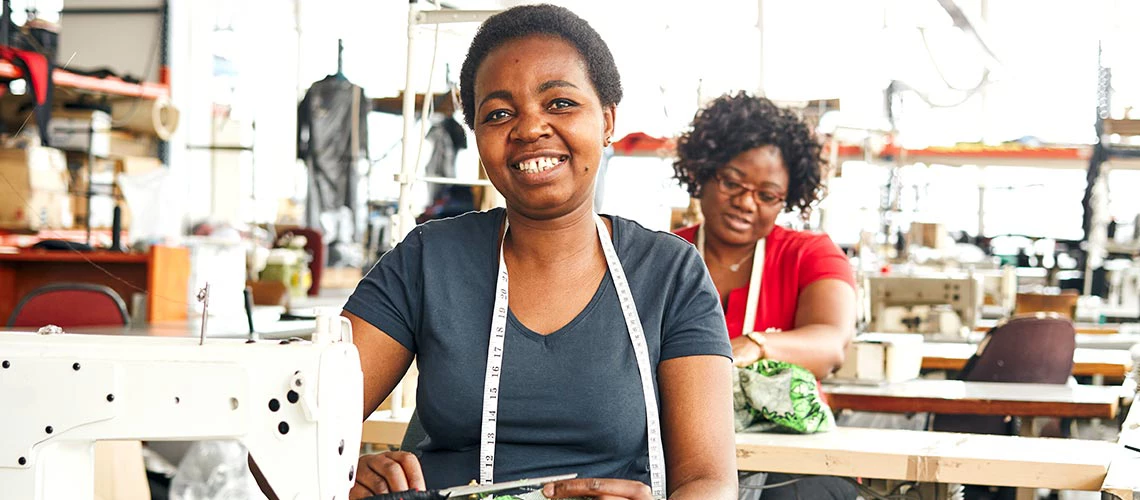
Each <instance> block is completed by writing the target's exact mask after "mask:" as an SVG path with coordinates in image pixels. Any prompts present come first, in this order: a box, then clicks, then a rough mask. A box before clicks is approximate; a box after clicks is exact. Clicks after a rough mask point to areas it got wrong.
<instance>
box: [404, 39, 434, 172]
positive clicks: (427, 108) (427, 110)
mask: <svg viewBox="0 0 1140 500" xmlns="http://www.w3.org/2000/svg"><path fill="white" fill-rule="evenodd" d="M438 54H439V24H436V25H435V39H434V40H433V41H432V48H431V67H430V68H428V81H427V88H426V89H424V104H423V108H422V111H420V138H419V139H420V142H419V145H418V146H417V147H416V165H415V167H416V172H419V169H420V160H421V158H422V156H423V153H424V142H426V141H427V125H428V123H429V122H431V112H432V107H433V105H434V104H435V103H434V102H433V101H434V100H435V99H434V98H433V97H432V94H431V81H432V79H433V78H435V59H436V55H438ZM404 92H415V91H414V90H412V89H404ZM412 95H413V96H414V95H415V94H414V93H413V94H412ZM405 140H407V138H405Z"/></svg>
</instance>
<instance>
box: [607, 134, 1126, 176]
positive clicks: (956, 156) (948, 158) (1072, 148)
mask: <svg viewBox="0 0 1140 500" xmlns="http://www.w3.org/2000/svg"><path fill="white" fill-rule="evenodd" d="M674 147H675V144H674V143H673V140H672V139H668V138H658V137H651V136H648V135H645V134H641V133H634V134H630V135H627V136H626V137H624V138H622V139H621V140H620V141H618V142H616V143H614V153H615V155H617V156H634V157H659V158H668V157H672V156H673V154H674V149H673V148H674ZM838 148H839V151H838V158H839V160H840V161H851V160H863V159H865V158H867V155H865V152H864V149H863V147H862V146H860V145H857V144H841V145H839V146H838ZM1094 150H1095V146H1092V145H1083V144H1082V145H1068V146H1042V147H1028V146H1024V147H1021V146H1018V147H1015V146H981V145H977V146H975V145H968V146H956V147H929V148H922V149H906V148H902V147H898V146H894V145H890V146H887V147H885V148H883V149H882V150H881V151H877V152H871V154H870V158H871V159H872V160H873V161H882V162H894V161H896V159H897V160H898V161H899V162H901V163H904V164H905V163H932V164H939V165H951V166H960V165H980V166H990V165H993V166H1000V165H1010V166H1030V167H1044V168H1063V169H1081V170H1083V169H1085V168H1087V167H1088V162H1089V160H1090V158H1091V157H1092V155H1093V152H1094ZM824 155H825V156H828V155H830V150H829V149H828V148H827V147H825V148H824ZM1109 161H1111V162H1112V166H1113V168H1116V169H1127V170H1140V156H1135V157H1127V156H1114V157H1112V158H1110V159H1109Z"/></svg>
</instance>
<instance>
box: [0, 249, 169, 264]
mask: <svg viewBox="0 0 1140 500" xmlns="http://www.w3.org/2000/svg"><path fill="white" fill-rule="evenodd" d="M147 258H148V256H147V254H145V253H123V252H107V251H93V252H70V251H67V250H20V251H18V252H17V253H0V262H94V263H97V264H121V263H129V264H140V263H146V261H147Z"/></svg>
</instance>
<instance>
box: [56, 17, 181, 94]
mask: <svg viewBox="0 0 1140 500" xmlns="http://www.w3.org/2000/svg"><path fill="white" fill-rule="evenodd" d="M63 7H64V9H65V10H66V9H77V8H161V7H162V0H113V1H111V0H65V1H64V2H63ZM161 21H162V17H161V16H160V15H156V14H65V15H63V16H62V17H61V18H60V32H61V35H60V39H59V64H60V65H61V66H63V65H65V64H66V65H67V67H69V68H79V69H95V68H104V67H106V68H110V69H111V70H113V71H115V72H116V73H119V74H126V75H132V76H134V77H137V78H141V79H143V80H147V81H157V80H158V75H159V70H160V67H159V61H160V58H161V52H160V49H159V47H160V40H161V29H162V24H161Z"/></svg>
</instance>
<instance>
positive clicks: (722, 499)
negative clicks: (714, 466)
mask: <svg viewBox="0 0 1140 500" xmlns="http://www.w3.org/2000/svg"><path fill="white" fill-rule="evenodd" d="M737 488H738V485H737V482H736V477H735V476H733V477H732V478H731V479H716V478H707V479H695V480H693V481H689V482H687V483H685V484H683V485H681V486H679V487H677V489H676V490H674V491H673V493H672V494H671V495H669V500H705V499H709V500H736V498H737V497H738V493H737Z"/></svg>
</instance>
